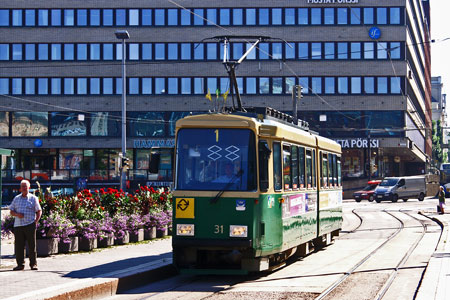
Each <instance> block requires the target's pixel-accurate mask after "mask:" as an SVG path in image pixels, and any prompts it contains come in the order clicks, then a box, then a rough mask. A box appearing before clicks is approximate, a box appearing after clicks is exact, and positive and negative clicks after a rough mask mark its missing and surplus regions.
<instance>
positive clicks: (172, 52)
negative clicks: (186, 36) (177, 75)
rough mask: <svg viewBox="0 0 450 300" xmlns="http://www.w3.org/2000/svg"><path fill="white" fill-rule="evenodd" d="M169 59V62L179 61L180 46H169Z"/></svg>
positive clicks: (173, 44)
mask: <svg viewBox="0 0 450 300" xmlns="http://www.w3.org/2000/svg"><path fill="white" fill-rule="evenodd" d="M167 59H168V60H177V59H178V44H175V43H170V44H167Z"/></svg>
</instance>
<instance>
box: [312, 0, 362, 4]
mask: <svg viewBox="0 0 450 300" xmlns="http://www.w3.org/2000/svg"><path fill="white" fill-rule="evenodd" d="M307 3H308V4H357V3H359V0H308V2H307Z"/></svg>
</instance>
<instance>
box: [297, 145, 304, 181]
mask: <svg viewBox="0 0 450 300" xmlns="http://www.w3.org/2000/svg"><path fill="white" fill-rule="evenodd" d="M298 179H299V187H300V188H301V189H303V188H305V148H303V147H298Z"/></svg>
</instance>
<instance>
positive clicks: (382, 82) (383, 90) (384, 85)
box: [377, 77, 388, 94]
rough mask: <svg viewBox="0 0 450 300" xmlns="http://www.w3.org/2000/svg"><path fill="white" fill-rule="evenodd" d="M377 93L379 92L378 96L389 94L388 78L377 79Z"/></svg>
mask: <svg viewBox="0 0 450 300" xmlns="http://www.w3.org/2000/svg"><path fill="white" fill-rule="evenodd" d="M377 92H378V94H387V93H388V79H387V77H378V78H377Z"/></svg>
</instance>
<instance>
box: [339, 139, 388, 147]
mask: <svg viewBox="0 0 450 300" xmlns="http://www.w3.org/2000/svg"><path fill="white" fill-rule="evenodd" d="M335 141H336V142H337V143H338V144H339V145H341V147H342V148H358V149H363V148H369V147H368V145H369V141H368V140H367V139H344V140H335ZM379 147H380V140H378V139H370V148H379Z"/></svg>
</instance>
